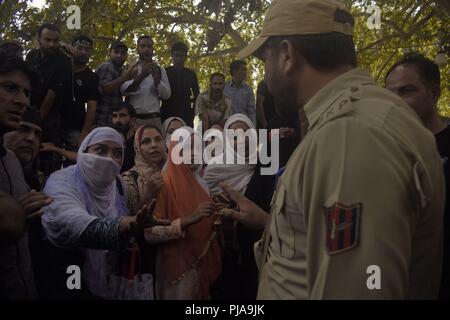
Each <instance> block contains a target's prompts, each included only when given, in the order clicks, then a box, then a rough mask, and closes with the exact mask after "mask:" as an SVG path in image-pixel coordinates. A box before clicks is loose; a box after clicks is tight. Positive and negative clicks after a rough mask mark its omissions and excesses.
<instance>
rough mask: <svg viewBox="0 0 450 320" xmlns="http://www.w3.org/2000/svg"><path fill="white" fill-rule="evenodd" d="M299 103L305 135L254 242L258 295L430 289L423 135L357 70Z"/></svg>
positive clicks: (438, 165) (437, 174) (435, 265)
mask: <svg viewBox="0 0 450 320" xmlns="http://www.w3.org/2000/svg"><path fill="white" fill-rule="evenodd" d="M302 111H303V112H304V113H305V115H306V119H307V124H308V131H307V134H306V136H305V137H304V139H303V141H302V142H301V144H300V145H299V146H298V147H297V149H296V150H295V152H294V154H293V155H292V156H291V158H290V160H289V162H288V164H287V168H286V171H285V173H284V174H283V176H282V177H281V179H280V181H279V183H278V186H277V189H276V192H275V194H274V197H273V199H272V207H271V220H272V221H271V223H270V224H269V226H268V227H267V229H266V232H265V234H264V236H263V240H262V241H260V242H258V243H257V244H256V245H255V255H256V258H257V263H258V265H259V267H260V284H259V291H258V298H259V299H403V298H412V299H416V298H435V297H437V294H438V288H439V281H440V272H441V271H440V268H441V250H442V247H441V241H442V223H443V210H444V200H445V199H444V176H443V169H442V162H441V160H440V157H439V154H438V151H437V149H436V143H435V139H434V137H433V135H432V134H431V133H430V132H429V131H428V130H427V129H426V128H425V127H424V126H423V125H422V123H421V122H420V120H419V118H418V117H417V116H416V114H415V113H414V112H413V111H412V110H411V109H410V108H409V107H408V106H407V105H406V104H405V103H404V102H403V101H402V100H401V99H400V98H399V97H397V96H395V95H394V94H392V93H391V92H389V91H388V90H385V89H384V88H381V87H379V86H377V85H376V84H375V83H374V81H373V80H372V79H371V78H370V76H369V75H368V74H366V73H365V72H363V71H361V70H352V71H350V72H347V73H345V74H343V75H341V76H340V77H338V78H336V79H334V80H333V81H332V82H330V83H329V84H327V85H326V86H325V87H324V88H322V90H320V91H319V92H318V93H317V94H316V95H315V96H314V97H313V98H312V99H311V101H309V102H308V103H307V104H306V105H305V107H304V109H303V110H302ZM370 266H376V267H370ZM378 267H379V269H377V268H378ZM373 268H375V269H377V270H376V271H375V272H374V271H373V270H374V269H373ZM374 279H378V280H374ZM374 286H375V287H374ZM378 288H379V289H378Z"/></svg>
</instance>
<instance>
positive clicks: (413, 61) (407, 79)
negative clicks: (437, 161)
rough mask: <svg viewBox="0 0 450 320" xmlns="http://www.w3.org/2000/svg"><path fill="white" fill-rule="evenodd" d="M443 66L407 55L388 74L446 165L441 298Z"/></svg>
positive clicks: (447, 218) (448, 223)
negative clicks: (441, 75) (427, 132)
mask: <svg viewBox="0 0 450 320" xmlns="http://www.w3.org/2000/svg"><path fill="white" fill-rule="evenodd" d="M440 86H441V80H440V71H439V67H438V66H437V65H436V64H435V63H434V62H433V61H431V60H429V59H427V58H425V57H424V56H423V55H420V54H417V53H412V54H407V55H406V56H405V57H403V59H401V60H400V61H398V62H396V63H395V64H394V65H393V66H392V67H391V69H390V70H389V71H388V73H387V76H386V88H387V89H389V90H391V91H393V92H395V93H396V94H398V95H399V96H400V97H401V98H402V99H403V100H404V101H405V102H406V103H407V104H408V105H409V106H410V107H411V108H412V109H413V110H414V111H415V112H416V113H417V115H418V116H419V117H420V119H421V120H422V122H423V124H424V125H425V127H426V128H428V129H429V130H430V131H431V132H432V133H433V134H434V136H435V138H436V143H437V148H438V151H439V153H440V155H441V157H442V161H443V164H444V173H445V182H446V187H447V188H446V190H447V191H446V199H447V201H446V205H445V214H444V257H443V268H442V281H441V288H440V293H439V298H440V299H450V272H449V267H450V200H448V199H450V167H449V165H450V164H449V161H448V159H449V157H450V127H449V126H448V124H447V123H446V122H445V121H443V119H442V118H441V117H440V116H439V113H438V108H437V103H438V100H439V96H440V94H441V89H440Z"/></svg>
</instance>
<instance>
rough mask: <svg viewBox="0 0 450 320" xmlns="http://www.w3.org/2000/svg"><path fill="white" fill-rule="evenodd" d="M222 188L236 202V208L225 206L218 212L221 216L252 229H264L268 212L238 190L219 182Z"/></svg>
mask: <svg viewBox="0 0 450 320" xmlns="http://www.w3.org/2000/svg"><path fill="white" fill-rule="evenodd" d="M220 186H221V187H222V189H223V190H224V191H225V192H226V193H227V194H228V196H230V198H231V199H232V200H233V201H235V202H236V203H237V206H238V207H237V208H236V209H229V208H225V209H222V210H220V212H218V213H219V214H220V215H221V216H224V217H227V218H231V219H234V220H237V221H238V222H240V223H242V224H243V225H245V226H247V227H249V228H253V229H264V228H265V226H266V224H267V222H268V221H269V214H268V213H267V212H265V211H264V210H263V209H261V208H260V207H258V206H257V205H256V204H255V203H254V202H252V201H250V200H249V199H247V198H246V197H244V196H243V195H242V194H241V193H240V192H239V191H237V190H235V189H233V188H232V187H230V186H228V185H227V184H225V183H220Z"/></svg>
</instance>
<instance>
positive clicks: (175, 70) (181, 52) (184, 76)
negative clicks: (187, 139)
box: [161, 42, 200, 127]
mask: <svg viewBox="0 0 450 320" xmlns="http://www.w3.org/2000/svg"><path fill="white" fill-rule="evenodd" d="M171 53H172V64H173V65H172V66H170V67H167V68H166V72H167V77H168V78H169V83H170V90H171V95H170V98H169V99H168V100H163V102H162V108H161V120H162V121H164V120H166V119H167V118H170V117H180V118H181V119H183V120H184V121H185V122H186V124H187V125H188V126H190V127H193V126H194V117H195V110H194V108H193V103H195V101H196V100H197V96H198V93H199V91H200V89H199V86H198V80H197V74H196V73H195V72H194V71H192V70H190V69H188V68H185V67H184V64H185V62H186V58H187V53H188V48H187V46H186V45H185V44H184V43H182V42H176V43H174V44H173V46H172V49H171Z"/></svg>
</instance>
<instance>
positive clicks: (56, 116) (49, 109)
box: [26, 23, 73, 144]
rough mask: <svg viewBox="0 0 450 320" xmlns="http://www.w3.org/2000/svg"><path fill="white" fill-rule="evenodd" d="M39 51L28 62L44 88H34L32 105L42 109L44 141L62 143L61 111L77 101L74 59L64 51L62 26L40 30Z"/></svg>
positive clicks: (51, 26)
mask: <svg viewBox="0 0 450 320" xmlns="http://www.w3.org/2000/svg"><path fill="white" fill-rule="evenodd" d="M37 40H38V43H39V47H40V48H39V49H33V50H31V51H30V52H29V53H28V55H27V57H26V60H27V61H28V62H29V63H30V64H31V65H33V66H34V67H35V68H36V70H37V71H38V73H39V76H40V80H41V83H40V88H33V90H32V94H31V105H34V106H36V107H37V108H38V109H39V110H40V114H41V119H42V121H43V128H42V130H43V133H42V141H43V142H53V143H56V144H59V143H61V114H60V112H61V110H62V109H63V108H64V107H65V106H67V105H69V104H70V102H71V101H72V100H73V93H72V67H71V62H70V58H69V57H68V56H67V55H66V54H65V53H63V51H61V50H60V33H59V29H58V27H56V26H55V25H52V24H47V23H46V24H43V25H42V26H41V27H40V28H39V29H38V31H37Z"/></svg>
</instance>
